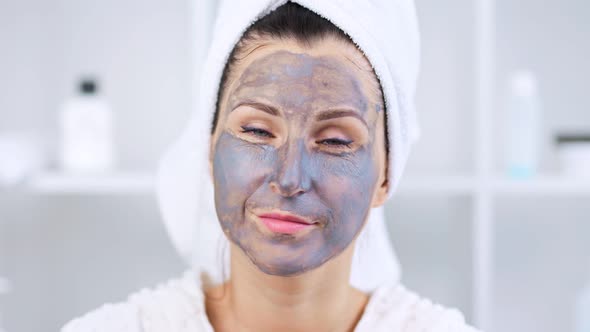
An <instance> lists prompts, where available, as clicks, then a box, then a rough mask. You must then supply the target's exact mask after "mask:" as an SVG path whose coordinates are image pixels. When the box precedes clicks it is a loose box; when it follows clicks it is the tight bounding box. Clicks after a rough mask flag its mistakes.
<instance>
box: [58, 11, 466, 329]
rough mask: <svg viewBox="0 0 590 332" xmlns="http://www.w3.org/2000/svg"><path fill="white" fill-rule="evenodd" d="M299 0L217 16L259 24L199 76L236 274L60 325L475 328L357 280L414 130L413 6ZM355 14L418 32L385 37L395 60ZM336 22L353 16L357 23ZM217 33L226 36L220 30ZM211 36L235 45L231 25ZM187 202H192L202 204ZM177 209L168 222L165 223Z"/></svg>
mask: <svg viewBox="0 0 590 332" xmlns="http://www.w3.org/2000/svg"><path fill="white" fill-rule="evenodd" d="M297 2H298V3H302V4H303V5H300V4H295V3H292V2H287V3H284V1H263V0H257V1H251V2H248V3H247V4H244V2H242V3H241V4H239V3H233V4H232V5H233V6H234V8H232V9H227V8H226V7H222V9H221V11H222V15H223V12H224V11H225V10H230V11H232V12H233V13H234V15H236V17H242V18H244V17H246V18H250V22H251V21H253V19H252V18H255V17H256V16H257V17H259V18H258V19H257V20H256V21H255V22H254V23H253V24H250V25H248V26H247V29H245V31H243V30H242V32H243V33H242V34H241V38H240V39H239V41H238V43H237V44H235V45H232V49H231V52H228V53H229V54H226V55H225V58H226V59H228V60H227V62H225V61H224V65H223V71H222V73H219V74H218V75H217V77H215V73H214V72H215V70H209V71H208V70H207V69H206V71H205V73H206V74H205V76H206V77H204V79H203V82H204V83H203V85H202V90H201V92H202V94H201V96H200V98H201V99H203V100H205V102H203V103H201V110H199V111H198V112H204V111H207V110H208V109H209V107H208V104H207V102H209V103H211V100H212V99H214V100H215V102H214V105H215V107H214V108H215V109H214V112H212V113H214V114H213V121H212V128H211V131H210V132H209V133H208V135H210V137H208V139H206V140H202V138H203V136H202V135H203V130H202V128H203V124H202V121H196V120H195V119H199V120H202V117H200V116H196V117H195V118H194V119H193V123H192V124H191V126H189V130H188V131H187V133H185V136H184V137H183V140H184V142H192V143H194V144H195V145H196V144H198V141H207V142H209V144H208V161H209V170H210V175H211V178H212V180H213V181H212V183H213V186H214V201H215V210H216V213H217V218H218V220H219V225H220V226H221V229H222V230H223V233H224V234H225V237H226V238H227V239H228V240H229V243H230V247H229V256H230V266H229V268H230V273H229V278H227V279H226V278H222V280H223V282H221V283H217V284H216V283H214V282H212V281H211V278H212V276H211V274H208V273H202V272H203V271H204V270H205V269H201V268H197V269H195V270H191V271H189V272H187V273H186V274H185V276H184V277H182V278H180V279H177V280H172V281H169V282H168V283H166V284H163V285H161V286H159V287H157V288H155V289H152V290H143V291H141V292H139V293H136V294H133V295H131V296H130V297H129V299H128V301H126V302H122V303H118V304H109V305H105V306H103V307H101V308H99V309H97V310H95V311H93V312H91V313H89V314H87V315H85V316H83V317H81V318H78V319H76V320H73V321H72V322H70V323H68V324H67V325H66V326H65V327H64V328H63V331H64V332H72V331H187V332H188V331H404V332H413V331H416V332H417V331H443V332H444V331H449V332H450V331H453V332H469V331H475V330H474V329H473V328H471V327H469V326H467V325H466V324H465V323H464V320H463V317H462V315H461V314H460V313H459V312H458V311H456V310H454V309H446V308H443V307H441V306H439V305H436V304H433V303H432V302H430V301H428V300H426V299H422V298H420V297H418V296H417V295H415V294H414V293H412V292H410V291H408V290H406V289H405V288H404V287H403V286H401V285H400V284H399V283H397V281H396V280H394V279H393V278H392V277H391V276H392V274H391V273H390V272H388V271H387V269H384V270H383V274H384V276H383V278H382V279H379V278H373V279H371V278H370V277H371V276H367V278H365V279H362V280H381V281H386V282H380V283H379V284H378V285H373V286H370V285H369V286H368V287H355V286H353V285H352V283H351V282H350V281H351V266H352V265H353V254H354V253H355V248H356V241H357V239H358V238H359V234H361V231H362V230H363V228H365V227H370V226H368V225H367V224H371V223H372V222H373V221H372V220H371V218H369V216H370V215H371V209H372V208H377V207H379V206H381V205H382V204H383V203H384V202H385V200H386V199H387V197H388V196H391V193H392V190H393V189H392V187H395V186H397V182H398V181H399V177H400V175H401V172H402V170H403V164H404V162H405V158H406V157H407V152H408V148H409V145H410V144H411V142H412V139H413V136H412V135H415V134H416V132H415V128H412V127H411V126H412V121H413V118H412V114H413V113H412V108H411V98H412V96H413V85H414V82H415V76H416V75H417V42H416V41H412V40H413V39H412V38H409V40H410V42H409V43H405V44H404V43H402V42H401V41H400V40H401V39H399V38H398V39H396V37H395V35H396V33H397V36H398V37H400V38H401V37H403V34H404V33H405V34H408V35H410V36H411V35H412V33H413V31H414V30H415V29H414V30H412V29H413V28H415V27H414V26H413V25H412V24H413V23H412V22H413V20H412V19H413V17H412V16H413V13H414V12H413V5H412V4H411V2H405V1H398V2H396V1H391V2H383V3H381V4H379V3H374V2H371V3H370V2H357V1H353V2H351V1H340V3H338V6H341V8H339V7H338V6H336V3H335V2H329V1H322V2H317V1H316V2H312V1H297ZM236 6H238V7H236ZM239 6H242V7H239ZM256 6H259V7H258V8H256ZM308 8H309V9H308ZM356 8H359V10H360V11H362V10H364V9H367V12H369V13H371V12H379V11H382V12H384V13H385V14H392V16H391V18H392V19H395V18H396V15H393V14H395V13H397V17H398V18H401V19H400V20H398V21H397V22H398V23H397V24H398V25H399V26H400V27H402V28H403V27H405V28H408V27H409V28H408V29H407V30H403V29H400V30H399V31H397V32H396V33H393V32H392V33H391V36H392V37H391V39H390V40H391V43H392V44H395V43H398V44H397V46H396V47H397V48H398V49H397V51H399V52H392V49H390V48H388V45H378V44H377V43H373V44H371V42H370V41H368V40H367V39H364V40H363V37H362V35H363V31H367V30H364V29H368V30H369V31H370V29H371V28H375V27H377V28H378V26H379V24H380V23H379V22H372V21H371V20H367V18H370V17H369V16H366V15H365V16H363V15H362V13H361V12H356V10H355V9H356ZM317 13H322V14H323V16H325V17H328V18H331V19H332V20H333V21H334V22H335V23H336V22H340V25H339V27H338V26H337V25H336V24H333V23H331V22H330V21H328V20H327V19H326V18H323V17H321V16H320V15H319V14H317ZM342 13H348V14H350V15H351V16H350V17H349V18H348V19H349V20H348V21H347V20H345V19H344V16H342ZM400 13H402V14H401V15H400ZM357 14H358V16H357V17H355V16H356V15H357ZM365 14H366V13H365ZM404 18H405V19H406V21H404V20H403V19H404ZM355 20H358V22H356V23H353V22H352V21H355ZM375 20H378V18H375ZM221 22H223V20H221ZM347 22H349V23H347ZM236 24H237V25H239V23H236ZM347 27H348V30H346V29H347ZM341 28H342V29H341ZM216 29H217V30H223V29H224V27H222V26H220V23H219V22H218V24H217V27H216ZM345 31H346V32H345ZM374 31H379V30H374ZM368 35H370V33H369V34H368ZM416 35H417V32H416ZM373 37H374V36H373ZM216 38H219V40H223V39H224V38H225V39H228V38H227V36H225V37H224V36H223V32H221V33H219V34H217V37H216ZM229 39H231V38H229ZM376 39H377V40H378V38H376ZM216 43H217V44H216ZM219 43H220V42H218V41H217V40H216V39H214V42H213V46H212V49H216V50H218V52H220V54H223V52H224V51H223V47H220V46H219ZM357 44H358V45H359V46H357ZM400 45H405V46H407V48H405V49H403V48H401V47H400ZM220 49H221V51H219V50H220ZM383 49H384V50H386V51H385V52H381V51H380V50H383ZM361 50H363V51H364V52H363V51H361ZM366 54H367V55H369V54H370V56H366ZM379 54H381V55H383V56H384V57H383V58H380V57H379ZM217 55H218V54H216V53H215V52H212V53H210V56H209V59H210V60H209V61H212V60H211V59H212V58H216V56H217ZM369 59H371V61H370V60H369ZM404 64H405V65H404ZM373 68H375V70H374V69H373ZM385 68H388V69H387V70H389V71H387V70H386V69H385ZM211 72H213V74H212V75H211V77H209V76H208V75H207V73H209V74H210V73H211ZM211 83H214V84H215V86H216V87H218V88H215V89H211V88H210V85H211ZM217 83H219V84H217ZM213 91H214V92H215V93H214V95H215V98H212V92H213ZM211 98H212V99H211ZM208 99H211V100H209V101H207V100H208ZM412 130H414V131H413V132H412ZM185 145H186V146H187V147H189V149H190V148H191V147H190V146H191V144H185ZM180 150H182V149H181V148H179V147H177V151H176V152H178V151H180ZM189 154H191V152H190V150H187V151H184V154H183V155H185V156H186V155H189ZM195 154H196V153H195ZM176 164H179V163H176ZM189 168H190V170H189V172H192V174H195V172H196V174H197V175H196V176H202V173H201V172H199V171H195V170H194V169H193V168H192V167H189ZM201 170H202V169H201ZM177 178H180V179H183V180H184V182H188V183H189V184H190V185H192V186H193V187H194V182H193V181H192V180H190V179H187V178H186V177H183V176H182V175H180V176H177ZM189 180H190V181H189ZM180 186H181V184H179V185H178V186H170V187H171V188H173V189H170V190H176V191H177V192H178V191H179V190H180V189H178V188H180ZM187 190H192V189H187ZM181 196H182V197H184V199H185V200H187V201H190V202H192V204H193V205H194V204H195V203H194V198H195V195H179V194H178V193H176V197H179V199H182V198H181ZM187 197H188V198H187ZM199 198H200V200H203V199H204V197H202V196H200V197H199ZM205 198H206V197H205ZM174 201H176V200H174ZM164 205H165V204H164ZM164 210H166V207H164ZM174 213H175V212H169V213H166V212H165V213H164V214H165V217H166V218H167V219H169V220H170V219H174V215H173V214H174ZM167 222H168V223H170V221H167ZM171 232H172V233H173V234H172V235H173V237H174V236H175V235H174V232H175V231H174V230H172V231H171ZM201 233H206V232H205V229H204V228H202V229H201ZM181 236H182V235H181ZM380 236H384V235H383V234H380ZM176 237H177V238H178V234H177V236H176ZM179 242H182V241H177V243H176V244H177V245H178V243H179ZM185 242H190V241H185ZM193 245H195V244H189V247H190V246H193ZM178 246H179V247H181V249H182V245H178ZM187 250H190V249H187ZM204 250H207V249H206V248H205V249H204ZM372 254H373V255H372V256H368V255H365V256H364V257H361V259H368V260H371V261H374V262H379V261H380V258H381V257H380V256H379V255H380V253H379V252H373V253H372ZM198 255H199V253H197V256H198ZM383 257H386V256H383ZM385 263H386V262H384V264H385ZM197 265H199V264H197ZM201 265H204V264H201ZM217 265H219V266H222V265H223V262H218V263H217ZM357 270H358V269H357ZM205 272H206V271H205ZM357 272H358V271H357ZM358 273H361V274H362V273H364V274H365V275H367V274H369V272H367V271H360V272H358ZM363 288H365V289H363ZM366 289H369V291H366Z"/></svg>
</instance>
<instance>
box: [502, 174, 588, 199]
mask: <svg viewBox="0 0 590 332" xmlns="http://www.w3.org/2000/svg"><path fill="white" fill-rule="evenodd" d="M493 190H494V192H496V193H498V194H526V195H544V196H552V195H579V194H582V195H590V179H581V178H574V177H569V176H560V175H543V176H537V177H535V178H534V179H531V180H510V179H504V178H500V177H498V178H496V179H495V181H494V182H493Z"/></svg>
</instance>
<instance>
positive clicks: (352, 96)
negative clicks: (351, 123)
mask: <svg viewBox="0 0 590 332" xmlns="http://www.w3.org/2000/svg"><path fill="white" fill-rule="evenodd" d="M236 76H237V77H236V80H235V82H234V84H232V86H231V88H230V93H229V97H230V100H229V104H230V107H231V104H234V103H237V102H240V101H242V100H243V99H257V98H258V99H262V100H268V101H270V102H272V103H274V104H275V106H277V107H280V108H282V109H284V110H285V111H286V112H288V111H295V110H297V109H300V108H304V109H308V110H312V109H317V108H329V107H347V108H353V109H356V110H358V111H359V112H361V113H365V112H366V110H367V108H368V101H369V96H368V92H369V91H368V89H366V88H363V86H364V85H367V84H366V82H363V79H367V78H365V77H363V76H366V75H363V74H362V72H359V70H358V68H355V67H354V64H353V63H352V62H346V61H345V60H343V59H342V58H339V57H337V56H334V55H325V54H324V55H310V54H307V53H296V52H291V51H288V50H277V51H275V52H271V53H268V54H264V55H262V56H260V57H257V58H256V59H254V60H253V61H251V62H250V63H249V64H248V66H246V67H245V68H243V69H242V71H241V73H239V74H238V75H236ZM369 78H370V77H369Z"/></svg>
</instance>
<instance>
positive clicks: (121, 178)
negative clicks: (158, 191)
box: [26, 172, 155, 194]
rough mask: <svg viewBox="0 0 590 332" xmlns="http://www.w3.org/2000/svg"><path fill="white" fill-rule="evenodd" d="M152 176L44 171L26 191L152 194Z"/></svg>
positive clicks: (153, 182)
mask: <svg viewBox="0 0 590 332" xmlns="http://www.w3.org/2000/svg"><path fill="white" fill-rule="evenodd" d="M154 184H155V175H154V174H152V173H150V172H129V173H125V172H117V173H109V174H97V175H77V174H67V173H59V172H45V173H40V174H39V175H37V176H35V177H33V178H32V179H31V180H30V181H29V182H28V183H27V185H26V189H27V190H29V191H32V192H35V193H41V194H65V193H73V194H95V193H97V194H126V193H147V194H150V193H153V192H154Z"/></svg>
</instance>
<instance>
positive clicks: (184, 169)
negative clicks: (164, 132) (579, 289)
mask: <svg viewBox="0 0 590 332" xmlns="http://www.w3.org/2000/svg"><path fill="white" fill-rule="evenodd" d="M285 2H286V0H248V1H244V0H228V1H222V2H221V4H220V8H219V9H218V17H217V20H216V22H215V26H214V28H213V36H212V38H211V40H212V42H211V45H210V48H209V52H208V55H207V59H206V61H205V65H204V67H203V70H202V73H201V82H200V90H199V95H198V98H197V100H196V103H195V104H196V105H195V109H194V111H193V113H192V117H191V119H190V122H189V123H188V125H187V127H186V128H185V129H184V132H183V134H182V135H181V136H180V137H179V139H178V140H177V141H176V142H175V143H174V144H173V145H172V146H171V148H170V149H169V150H168V151H167V152H166V154H165V155H164V156H163V158H162V160H161V161H160V164H159V169H158V182H157V194H158V200H159V203H160V209H161V211H162V216H163V218H164V222H165V225H166V228H167V230H168V233H169V235H170V237H171V238H172V241H173V243H174V245H175V247H176V249H177V250H178V251H179V253H180V254H181V255H182V256H183V257H184V258H185V259H186V260H187V261H188V262H189V263H190V264H191V265H192V266H194V267H196V268H198V269H201V270H204V271H206V272H207V273H208V274H209V275H210V276H211V278H212V279H213V280H212V281H213V282H214V283H220V282H222V281H223V278H224V277H228V276H229V264H228V254H227V253H228V251H229V250H227V249H226V250H224V248H227V245H228V242H227V241H228V240H227V239H226V238H225V236H224V235H223V233H222V231H221V227H220V225H219V222H218V220H217V216H216V213H215V204H214V200H213V185H212V181H211V178H210V173H209V169H208V152H209V140H210V127H211V122H212V118H213V114H214V112H215V107H216V101H217V93H218V87H219V83H220V80H221V76H222V73H223V69H224V67H225V64H226V62H227V59H228V57H229V55H230V53H231V51H232V49H233V48H234V46H235V44H236V43H237V42H238V41H239V39H240V37H241V36H242V34H243V32H244V31H245V30H246V29H247V28H248V27H249V26H250V25H251V24H252V23H254V22H255V21H256V20H257V19H258V18H260V17H262V16H264V15H266V14H268V13H269V12H270V11H272V10H274V9H275V8H277V7H278V6H280V5H282V4H284V3H285ZM293 2H296V3H299V4H300V5H302V6H304V7H306V8H308V9H310V10H312V11H314V12H315V13H317V14H319V15H320V16H322V17H324V18H326V19H327V20H329V21H331V22H332V23H333V24H335V25H336V26H338V27H339V28H340V29H342V30H343V31H344V32H345V33H346V34H348V35H349V36H350V37H351V39H352V40H353V41H354V42H355V43H356V45H357V46H358V48H359V49H360V50H361V51H362V52H363V53H364V54H365V56H366V57H367V58H368V60H369V61H370V63H371V64H372V66H373V68H374V70H375V73H376V74H377V76H378V78H379V81H380V83H381V86H382V90H383V93H384V99H385V108H386V110H387V127H388V135H389V136H388V138H389V160H388V162H389V167H388V170H389V172H388V179H389V183H390V189H389V193H388V194H389V196H390V197H391V195H392V194H393V193H394V192H395V190H396V189H397V186H398V183H399V180H400V178H401V175H402V173H403V170H404V167H405V164H406V161H407V158H408V155H409V151H410V147H411V145H412V143H413V142H414V141H415V140H416V139H417V138H418V136H419V129H418V125H417V120H416V112H415V108H414V93H415V85H416V79H417V76H418V70H419V52H420V44H419V32H418V24H417V19H416V11H415V6H414V2H413V1H412V0H379V1H377V0H373V1H359V0H294V1H293ZM222 253H225V255H222ZM222 262H223V264H222ZM399 274H400V272H399V264H398V262H397V259H396V257H395V254H394V252H393V249H392V247H391V244H390V241H389V238H388V236H387V230H386V227H385V221H384V211H383V208H375V209H372V211H371V213H370V216H369V220H368V222H367V224H366V226H365V228H364V229H363V231H362V232H361V234H360V236H359V239H358V241H357V243H356V248H355V253H354V258H353V265H352V271H351V284H352V285H353V286H355V287H357V288H359V289H361V290H363V291H371V290H373V289H375V288H376V287H377V286H378V285H380V284H382V283H383V282H387V281H392V280H398V279H399Z"/></svg>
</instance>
